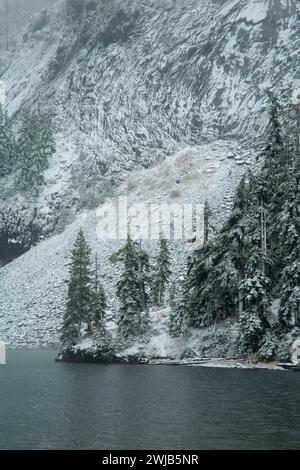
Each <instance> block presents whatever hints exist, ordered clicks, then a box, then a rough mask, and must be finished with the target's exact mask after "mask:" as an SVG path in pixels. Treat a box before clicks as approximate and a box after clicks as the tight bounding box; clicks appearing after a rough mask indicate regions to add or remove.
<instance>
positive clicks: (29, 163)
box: [18, 113, 55, 190]
mask: <svg viewBox="0 0 300 470" xmlns="http://www.w3.org/2000/svg"><path fill="white" fill-rule="evenodd" d="M18 147H19V152H20V156H21V177H20V186H21V188H22V189H30V188H33V189H35V190H37V189H38V187H39V186H42V185H43V184H44V183H45V180H44V172H45V170H46V169H47V168H48V161H49V158H50V157H51V156H52V155H53V153H54V152H55V141H54V136H53V132H52V128H51V125H50V121H49V120H48V119H47V118H44V117H42V116H40V115H38V114H30V113H26V114H25V116H24V118H23V122H22V126H21V131H20V136H19V141H18Z"/></svg>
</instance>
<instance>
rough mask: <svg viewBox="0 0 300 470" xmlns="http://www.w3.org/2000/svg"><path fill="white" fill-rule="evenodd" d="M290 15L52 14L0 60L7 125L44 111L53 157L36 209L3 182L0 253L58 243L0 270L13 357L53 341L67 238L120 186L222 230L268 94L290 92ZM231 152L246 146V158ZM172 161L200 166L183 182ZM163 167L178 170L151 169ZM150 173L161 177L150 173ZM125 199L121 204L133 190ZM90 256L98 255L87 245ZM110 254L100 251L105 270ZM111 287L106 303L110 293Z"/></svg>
mask: <svg viewBox="0 0 300 470" xmlns="http://www.w3.org/2000/svg"><path fill="white" fill-rule="evenodd" d="M77 3H78V2H77ZM297 3H298V2H297V1H296V0H226V1H225V0H190V1H189V2H188V4H187V3H186V2H185V1H183V0H164V1H160V0H156V1H154V0H150V1H140V0H130V1H129V0H111V1H109V2H107V1H104V0H97V1H92V0H81V2H79V3H78V5H80V11H79V14H77V15H76V14H74V13H73V12H72V11H69V12H68V13H67V12H66V10H65V6H64V2H59V3H58V4H57V5H56V6H55V8H54V9H53V10H52V11H49V13H48V14H47V19H46V21H45V20H43V21H41V17H39V16H37V17H35V19H34V20H32V21H31V23H30V25H29V26H28V28H27V30H26V31H25V32H24V34H22V38H21V39H20V40H19V43H18V45H17V47H16V50H15V51H14V52H13V53H10V54H7V55H5V56H4V55H3V56H1V57H2V59H3V60H2V62H3V64H5V65H4V67H5V72H4V73H2V75H1V76H0V79H1V80H3V81H4V82H5V84H6V88H7V105H8V110H9V113H10V114H11V115H13V116H14V117H15V118H16V123H18V119H19V118H20V116H21V114H22V112H23V111H24V109H26V108H30V109H32V108H34V107H37V106H38V107H39V108H41V109H42V110H47V111H49V110H50V111H51V112H52V114H53V116H54V125H55V128H56V139H57V152H56V154H55V155H54V156H53V158H52V159H51V161H50V167H49V169H48V170H47V171H46V175H45V179H46V185H45V187H44V188H42V190H41V191H40V193H39V196H38V197H35V198H33V197H32V196H31V195H27V194H21V193H16V190H15V189H14V184H13V178H9V179H6V180H3V179H2V180H0V192H1V196H0V197H1V207H0V254H1V250H2V252H3V251H5V250H6V251H9V253H10V258H14V257H15V256H18V255H19V254H21V252H22V251H23V250H27V249H28V248H29V247H30V246H31V245H32V244H35V243H36V242H37V241H40V242H41V240H42V239H43V238H44V237H47V236H48V235H50V234H52V233H53V232H56V233H57V232H58V233H61V232H63V233H61V235H57V238H56V237H54V238H52V239H51V238H50V239H49V240H46V241H44V242H41V243H39V245H38V247H36V248H34V249H33V250H31V251H30V252H29V253H26V254H25V255H23V256H21V257H20V258H19V259H18V260H16V261H14V262H13V263H11V264H10V265H8V266H6V267H5V268H4V269H1V273H0V274H1V276H0V279H1V289H0V333H1V334H2V336H3V337H4V339H6V340H7V341H8V342H10V343H11V344H13V343H16V342H18V344H20V345H22V346H23V345H25V344H28V343H30V342H31V343H32V344H36V345H37V344H45V343H49V342H51V340H57V337H58V325H59V321H60V319H61V313H62V308H63V306H62V302H63V300H64V295H65V283H64V279H65V278H66V276H67V259H68V255H69V249H70V246H71V245H72V243H73V240H74V236H75V233H76V230H77V229H78V228H79V227H80V226H83V227H84V228H85V229H86V231H87V232H88V233H91V236H90V239H91V240H94V239H95V224H94V223H92V222H91V221H89V219H84V218H83V219H81V218H80V217H79V214H78V212H79V211H81V212H82V211H84V210H86V209H93V208H94V207H96V206H97V205H99V204H101V202H103V201H104V200H105V199H106V198H108V197H110V196H113V195H114V194H115V193H116V186H117V184H118V183H119V182H120V180H125V181H127V180H128V182H129V183H130V179H131V183H130V184H133V189H134V191H133V193H134V198H135V200H134V201H135V202H139V198H140V199H143V198H144V196H145V199H146V200H147V202H149V203H151V202H153V200H150V195H149V194H150V193H151V197H152V196H153V197H155V198H156V200H157V201H158V202H160V196H161V199H162V201H165V200H167V201H168V202H169V199H170V198H171V195H173V196H172V197H174V195H175V196H176V197H177V196H178V194H182V195H183V196H184V195H185V194H187V197H186V198H184V197H182V198H181V199H180V198H179V199H180V200H179V202H181V203H184V202H191V200H193V201H194V202H197V201H200V200H201V201H203V198H204V197H208V199H210V200H211V201H212V204H213V209H214V214H215V215H216V216H217V215H218V216H220V213H221V212H222V214H221V218H222V217H223V218H224V216H225V215H226V210H227V209H228V204H227V202H226V201H228V202H229V203H230V193H232V188H233V187H234V186H235V184H236V183H237V181H238V176H239V175H240V173H241V172H242V171H243V168H244V165H246V164H249V163H250V162H251V158H252V157H253V155H254V153H255V152H253V149H252V147H253V142H257V137H259V136H260V135H261V132H262V131H263V129H264V126H265V92H264V88H265V87H269V86H272V87H273V88H274V89H275V91H281V90H283V91H285V92H286V93H289V92H290V91H291V87H292V82H293V80H294V79H295V78H297V73H298V71H299V65H300V64H299V60H300V55H299V49H300V34H299V24H300V23H299V13H298V10H297ZM217 139H218V142H216V141H217ZM240 140H243V141H244V144H243V145H246V146H247V143H251V152H250V153H247V154H246V156H245V155H244V152H243V151H242V150H241V148H240V149H239V141H240ZM206 141H209V144H208V145H207V146H206V145H203V143H205V142H206ZM225 141H226V142H225ZM198 147H199V149H198ZM183 150H184V151H183ZM185 150H186V151H185ZM180 151H183V153H182V154H181V157H180V158H181V159H183V160H184V165H186V166H188V159H189V158H192V157H193V155H194V154H195V155H196V157H195V159H194V158H192V160H193V162H194V163H193V166H192V167H191V168H192V169H191V170H190V175H186V174H185V173H184V174H183V175H181V174H180V175H179V173H180V172H179V171H177V172H176V168H177V167H176V165H177V163H178V165H179V166H180V165H182V163H181V160H180V162H177V163H176V161H177V160H176V159H177V155H180ZM197 152H198V153H199V154H200V156H201V158H199V160H198V157H197ZM173 156H174V168H175V170H174V171H173V170H172V171H171V172H170V171H169V169H168V164H167V168H164V167H160V165H157V164H158V162H159V161H161V160H163V159H165V158H166V157H168V158H170V159H171V161H172V162H173ZM191 156H192V157H191ZM168 158H166V162H167V163H168ZM205 161H206V163H205V164H204V163H203V162H205ZM197 162H199V169H200V170H201V171H200V173H199V176H197V175H198V172H197V171H198V169H197ZM207 163H209V164H208V165H207ZM154 165H156V168H157V172H155V168H154V169H149V170H147V168H148V167H151V166H154ZM209 166H211V167H209ZM172 168H173V166H172ZM141 170H142V171H141ZM202 170H205V171H204V172H203V171H202ZM147 171H149V172H150V174H148V175H147V174H145V172H147ZM152 171H153V173H152ZM161 171H165V173H164V178H165V182H163V183H162V184H160V183H161V181H160V176H161V175H162V174H163V173H161ZM129 172H131V176H129ZM132 175H134V176H133V177H132ZM205 175H206V176H205ZM197 177H198V179H199V187H198V186H197ZM191 178H192V180H193V181H192V183H191ZM136 180H137V181H138V184H136V183H135V181H136ZM157 181H158V182H159V184H158V185H157V188H158V189H157V191H156V192H155V191H153V190H152V189H153V187H155V188H156V183H157ZM152 182H153V183H152ZM135 186H136V188H135ZM146 188H150V189H149V191H148V193H147V194H145V192H146ZM190 188H192V191H187V189H190ZM122 189H123V194H124V193H125V192H126V191H128V192H130V188H129V184H128V185H127V186H126V185H125V186H122ZM135 189H136V190H135ZM151 191H152V192H151ZM152 193H153V194H152ZM154 193H155V194H154ZM157 196H158V197H157ZM223 196H224V197H223ZM217 211H218V212H219V214H217ZM73 221H75V222H74V225H70V227H69V228H68V230H66V231H64V229H65V227H66V226H67V225H68V224H70V223H71V222H73ZM92 244H93V247H94V248H95V249H96V250H98V252H102V251H103V248H102V245H101V247H100V245H99V242H98V241H97V240H94V241H93V243H92ZM15 249H19V250H21V252H18V253H17V251H15ZM110 254H111V248H110V247H107V248H105V255H106V259H108V257H109V255H110ZM0 258H1V256H0ZM62 260H63V261H62ZM7 261H10V259H9V260H7V259H3V260H2V262H3V263H6V262H7ZM104 264H105V266H106V268H105V270H104V271H105V274H106V273H109V272H110V270H111V267H110V265H109V264H108V263H107V262H105V263H104ZM44 265H46V266H47V270H45V269H44ZM114 281H115V280H114ZM108 284H109V289H110V292H113V290H114V289H113V284H114V282H112V283H110V282H108ZM12 285H13V291H12ZM33 286H34V288H33ZM112 298H113V297H112ZM17 318H18V319H19V323H18V322H17V321H16V319H17ZM33 325H34V328H33ZM18 338H19V339H18Z"/></svg>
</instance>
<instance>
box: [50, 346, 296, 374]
mask: <svg viewBox="0 0 300 470" xmlns="http://www.w3.org/2000/svg"><path fill="white" fill-rule="evenodd" d="M55 360H56V362H66V363H84V364H123V365H126V364H127V365H131V364H132V365H133V364H135V365H151V366H156V365H164V366H189V367H208V368H222V369H247V370H281V371H284V370H299V371H300V366H299V365H297V364H295V363H291V362H287V363H279V362H277V361H269V362H263V361H258V362H252V361H251V360H248V359H224V358H200V357H199V358H198V357H197V358H195V357H193V358H184V359H177V358H171V357H165V358H164V357H160V358H147V357H142V356H138V355H121V354H109V353H107V354H101V353H99V354H97V353H91V352H88V353H87V352H86V351H81V350H76V351H71V350H67V351H62V352H60V353H59V354H58V356H57V357H56V359H55Z"/></svg>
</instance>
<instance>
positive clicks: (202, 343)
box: [59, 91, 300, 368]
mask: <svg viewBox="0 0 300 470" xmlns="http://www.w3.org/2000/svg"><path fill="white" fill-rule="evenodd" d="M268 98H269V120H268V124H267V129H266V138H265V139H264V140H265V141H264V143H263V145H262V150H261V155H260V158H259V159H258V160H260V161H259V162H257V164H258V167H259V169H258V168H256V171H255V172H252V171H251V169H250V168H248V169H247V171H246V172H245V174H244V176H243V177H242V179H241V181H240V183H239V185H238V187H237V190H236V194H235V200H234V203H233V207H232V211H231V213H230V215H229V217H228V219H227V221H226V222H225V224H224V225H223V227H222V228H221V229H220V230H219V231H218V232H216V233H215V234H214V235H213V236H211V234H210V233H208V232H209V231H208V229H209V221H210V210H209V207H208V205H207V204H205V209H204V214H203V216H204V244H203V246H202V248H200V249H199V250H196V251H195V252H194V253H193V254H188V253H187V254H186V257H185V260H184V263H183V266H182V267H181V270H180V275H179V276H177V279H176V280H174V279H173V278H172V274H173V273H172V263H171V256H172V255H171V251H170V247H169V243H168V241H167V240H165V239H164V238H163V236H164V234H163V233H161V234H160V240H159V242H158V247H157V253H158V255H157V256H156V257H155V258H154V259H152V257H151V253H149V252H148V251H147V250H146V249H145V247H144V246H143V243H142V240H139V241H138V240H136V239H135V238H134V237H133V238H132V237H131V233H130V230H129V233H128V238H127V241H126V243H125V244H124V246H122V247H121V248H120V249H119V250H118V251H117V252H115V253H113V254H112V255H111V257H110V262H111V263H112V264H117V265H118V266H119V270H118V272H119V275H118V279H117V280H116V281H117V282H116V290H115V296H116V300H117V311H116V312H112V311H110V312H109V308H108V302H107V299H108V295H107V291H106V279H105V278H104V276H103V275H102V271H101V266H99V263H98V258H97V253H96V254H95V263H94V264H92V262H91V254H92V251H91V248H90V246H89V245H88V243H87V241H86V239H85V234H84V231H83V230H82V229H81V230H80V231H79V233H78V235H77V238H76V240H75V244H74V247H73V250H72V252H71V260H70V269H69V280H68V282H67V285H68V290H67V299H66V305H65V310H64V317H63V324H62V329H61V337H60V341H61V352H60V354H59V357H60V358H61V359H62V360H65V361H72V362H100V363H144V364H149V363H151V360H152V359H151V358H154V357H157V358H159V359H158V360H159V361H160V362H159V363H163V362H162V361H164V359H163V358H165V357H167V358H172V357H176V356H177V357H178V358H180V360H179V362H177V364H181V362H180V361H181V358H189V357H190V356H192V357H193V358H197V359H198V363H197V365H202V364H203V365H205V362H203V361H202V359H201V360H200V359H199V358H202V357H204V358H206V357H207V356H208V357H213V356H216V355H220V356H222V357H237V358H247V359H248V362H247V360H246V361H245V362H243V361H242V360H240V359H238V360H237V362H231V363H230V362H224V361H225V359H224V360H223V362H222V361H220V360H217V361H215V362H213V361H210V362H209V361H207V362H208V364H209V365H213V366H214V367H221V366H222V365H223V366H225V365H226V366H227V367H240V368H243V367H244V368H250V367H251V368H254V367H256V368H262V367H263V366H262V365H263V364H265V368H276V367H281V366H279V365H278V364H285V363H289V362H290V361H291V360H294V362H295V363H296V362H297V363H299V360H300V262H299V257H300V236H299V234H300V211H299V204H300V190H299V188H300V186H299V181H300V138H299V125H300V124H299V122H298V114H297V110H295V109H294V108H293V109H289V108H290V103H287V104H286V107H287V109H288V110H289V113H287V115H286V116H285V114H283V109H284V108H283V107H282V105H281V103H280V102H279V100H278V99H277V97H276V96H275V95H273V94H272V93H271V91H268ZM283 116H284V117H285V118H284V119H283ZM171 238H172V237H171ZM174 281H175V282H174ZM163 307H165V308H167V307H168V308H169V314H168V317H166V318H164V322H162V318H160V321H157V324H156V327H155V325H154V323H153V317H151V311H152V309H154V311H155V310H156V311H157V313H158V314H161V313H162V311H161V310H160V309H161V308H163ZM108 319H109V320H110V321H109V322H108ZM230 319H235V320H236V329H235V331H233V330H232V331H228V328H227V330H226V329H224V332H223V334H219V335H218V336H216V335H215V332H214V330H215V328H216V327H217V325H219V324H220V323H221V322H222V321H223V322H226V321H228V322H230ZM210 326H213V338H212V335H211V334H208V335H207V337H206V338H204V337H202V338H198V339H195V341H194V347H191V348H190V347H189V343H188V341H187V338H188V337H189V335H190V334H191V332H192V330H194V331H201V330H202V331H203V329H204V328H206V327H210ZM162 331H163V332H164V335H162V334H161V333H162ZM230 332H231V333H232V334H230ZM152 337H154V339H155V340H156V343H157V344H156V346H157V345H158V343H159V346H160V347H157V348H156V351H155V352H154V351H153V350H151V348H148V349H147V348H146V347H144V348H143V346H141V347H136V346H137V345H138V344H140V345H141V342H143V340H144V343H145V344H146V345H147V344H149V343H151V339H153V338H152ZM174 339H175V341H173V340H174ZM213 339H214V341H213V343H214V344H213V345H212V344H210V343H211V342H212V340H213ZM172 341H173V343H172ZM180 341H181V343H184V344H185V351H184V353H183V351H182V352H180V351H179V350H177V351H176V345H178V344H179V342H180ZM296 343H297V345H296ZM167 345H169V347H167ZM219 345H220V346H223V349H222V348H220V347H219ZM230 345H231V346H232V348H231V350H228V348H227V351H226V350H225V349H226V346H230ZM293 345H296V351H295V357H294V358H293V359H292V350H293V348H294V346H293ZM164 346H166V347H164ZM172 347H173V349H172ZM214 348H215V349H214ZM154 349H155V348H154ZM193 351H194V352H195V354H193ZM191 353H192V354H191ZM226 353H227V354H228V356H226ZM275 361H276V362H275ZM207 362H206V366H207ZM168 363H169V364H171V363H172V362H170V361H169V362H168ZM185 363H187V362H185ZM190 364H192V365H196V363H195V360H194V362H193V363H192V362H190ZM267 364H268V367H267V366H266V365H267ZM276 364H277V366H276ZM291 367H293V366H291ZM296 367H297V366H296ZM299 367H300V364H299Z"/></svg>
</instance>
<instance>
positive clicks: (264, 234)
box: [260, 198, 267, 274]
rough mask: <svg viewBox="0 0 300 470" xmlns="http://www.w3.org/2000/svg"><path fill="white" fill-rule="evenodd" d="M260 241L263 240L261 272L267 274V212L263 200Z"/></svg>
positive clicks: (261, 203) (261, 204) (261, 205)
mask: <svg viewBox="0 0 300 470" xmlns="http://www.w3.org/2000/svg"><path fill="white" fill-rule="evenodd" d="M260 223H261V227H260V239H261V270H262V273H263V274H265V259H266V255H267V225H266V212H265V209H264V207H263V200H262V198H261V202H260Z"/></svg>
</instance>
